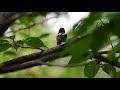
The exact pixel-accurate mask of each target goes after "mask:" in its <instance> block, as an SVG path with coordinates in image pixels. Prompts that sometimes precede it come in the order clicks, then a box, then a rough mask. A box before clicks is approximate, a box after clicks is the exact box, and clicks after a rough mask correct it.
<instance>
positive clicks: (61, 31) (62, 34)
mask: <svg viewBox="0 0 120 90" xmlns="http://www.w3.org/2000/svg"><path fill="white" fill-rule="evenodd" d="M56 40H57V45H61V44H62V42H65V41H66V40H67V34H66V33H65V29H64V28H63V27H61V28H60V29H59V31H58V35H57V37H56Z"/></svg>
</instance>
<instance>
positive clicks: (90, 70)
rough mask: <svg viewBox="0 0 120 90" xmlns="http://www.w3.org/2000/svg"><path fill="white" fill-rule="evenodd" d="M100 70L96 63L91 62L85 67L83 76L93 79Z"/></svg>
mask: <svg viewBox="0 0 120 90" xmlns="http://www.w3.org/2000/svg"><path fill="white" fill-rule="evenodd" d="M99 69H100V65H99V64H98V63H97V62H96V61H91V62H89V63H87V64H86V65H85V68H84V75H85V76H86V77H89V78H93V77H95V75H96V74H97V72H98V70H99Z"/></svg>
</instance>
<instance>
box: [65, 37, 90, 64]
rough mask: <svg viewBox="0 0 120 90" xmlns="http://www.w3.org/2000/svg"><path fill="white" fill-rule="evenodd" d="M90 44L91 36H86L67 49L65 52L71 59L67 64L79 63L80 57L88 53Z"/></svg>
mask: <svg viewBox="0 0 120 90" xmlns="http://www.w3.org/2000/svg"><path fill="white" fill-rule="evenodd" d="M90 44H91V36H87V37H85V38H83V39H82V40H80V41H78V42H76V43H73V44H71V45H70V46H69V47H67V51H68V52H69V53H70V54H71V55H72V59H71V60H70V61H69V63H76V62H81V61H80V58H81V57H82V55H84V54H85V53H87V52H88V50H89V47H90Z"/></svg>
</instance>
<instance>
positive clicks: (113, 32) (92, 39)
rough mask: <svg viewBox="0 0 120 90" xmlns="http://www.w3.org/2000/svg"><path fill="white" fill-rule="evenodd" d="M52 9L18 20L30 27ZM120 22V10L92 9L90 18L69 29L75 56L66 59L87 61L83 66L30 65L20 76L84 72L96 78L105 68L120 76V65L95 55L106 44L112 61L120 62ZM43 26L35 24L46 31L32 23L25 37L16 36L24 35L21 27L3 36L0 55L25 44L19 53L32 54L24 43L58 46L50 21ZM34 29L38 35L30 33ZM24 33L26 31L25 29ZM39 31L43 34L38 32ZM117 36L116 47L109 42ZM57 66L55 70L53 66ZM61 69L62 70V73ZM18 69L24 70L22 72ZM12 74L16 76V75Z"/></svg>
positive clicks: (70, 47)
mask: <svg viewBox="0 0 120 90" xmlns="http://www.w3.org/2000/svg"><path fill="white" fill-rule="evenodd" d="M50 13H51V12H28V13H23V16H21V17H20V18H18V21H19V23H20V25H22V24H24V25H25V26H26V27H27V26H30V25H31V23H34V22H35V19H36V17H39V16H42V17H43V18H44V17H46V16H47V15H48V14H50ZM55 14H59V13H55ZM106 21H107V22H106ZM16 22H17V21H16ZM119 24H120V13H113V12H91V13H90V14H89V15H88V16H87V17H86V18H84V19H83V20H81V21H79V22H78V23H76V24H75V25H74V26H73V29H72V30H71V31H70V32H69V33H68V36H69V34H70V35H71V36H70V37H72V38H71V39H68V41H67V42H66V49H65V50H66V51H67V52H69V54H70V55H71V57H72V58H71V59H69V58H67V59H66V60H68V61H67V62H66V63H69V64H74V63H86V65H85V66H84V67H79V68H78V67H76V68H74V69H73V68H57V67H55V68H54V67H41V68H37V67H36V68H31V69H27V70H26V71H27V73H29V74H26V73H25V71H24V70H23V71H21V72H20V71H17V72H15V73H16V74H17V75H16V77H44V76H43V75H46V76H45V77H67V76H68V77H72V74H73V77H79V76H80V74H81V77H89V78H93V77H96V76H98V74H100V72H104V73H106V74H108V75H109V76H110V77H116V78H119V77H120V71H119V69H116V67H114V66H113V65H110V64H108V63H103V62H99V63H98V62H96V61H97V60H96V59H92V56H94V55H96V54H97V53H98V52H99V51H101V50H104V48H106V49H108V50H110V51H109V52H108V53H107V54H106V55H104V56H105V57H106V58H107V59H108V60H110V61H113V62H119V57H120V55H119V52H120V43H119V42H117V43H114V41H116V40H119V38H120V32H119V29H120V25H119ZM14 25H16V26H17V24H16V23H14ZM39 27H42V28H44V30H43V31H42V29H41V28H39ZM39 27H37V26H36V27H34V28H35V30H37V32H43V33H36V32H35V30H34V28H32V27H31V28H30V29H29V31H28V32H29V33H28V34H29V35H28V36H29V37H25V38H24V39H21V38H19V39H18V40H16V37H17V35H20V33H19V32H21V31H18V32H17V33H14V35H13V36H11V37H6V38H2V39H1V40H0V52H1V54H0V56H1V57H4V56H5V55H4V54H3V53H2V52H8V51H9V50H10V51H14V50H13V48H15V49H16V50H17V49H18V48H21V49H19V50H18V51H17V52H16V53H17V54H18V56H21V55H24V54H28V53H27V52H26V53H25V50H26V48H25V49H22V47H27V46H30V47H29V48H36V49H38V48H41V47H53V46H54V47H55V46H56V44H55V43H56V41H55V37H56V35H55V34H54V33H52V32H50V31H49V29H48V28H49V27H47V25H45V26H44V25H39ZM31 32H35V35H36V36H33V34H30V33H31ZM23 33H26V32H25V31H23ZM37 34H39V35H38V36H37ZM84 35H85V36H84ZM82 36H84V37H83V38H80V39H79V37H82ZM114 36H117V38H116V39H115V40H113V41H112V44H114V47H113V48H112V47H111V46H110V43H109V42H110V38H111V37H114ZM52 38H54V39H52ZM72 40H77V41H75V42H73V41H72ZM89 51H91V52H92V53H91V54H89V55H87V56H84V55H85V54H86V53H88V52H89ZM28 52H29V53H33V52H36V51H35V50H33V49H32V50H28ZM21 53H22V54H21ZM23 53H24V54H23ZM2 55H3V56H2ZM91 59H92V61H91ZM2 61H3V60H2ZM57 61H58V62H57ZM57 61H56V62H57V63H59V62H60V61H63V62H65V60H64V58H63V59H59V60H57ZM56 62H53V63H56ZM51 68H52V69H51ZM53 68H54V70H55V71H54V70H53ZM57 69H58V70H57ZM70 70H71V71H70ZM117 70H118V71H117ZM58 71H59V72H61V73H59V72H58ZM48 72H50V73H49V75H51V76H49V75H48V74H46V73H48ZM52 72H53V73H52ZM56 72H58V73H59V75H57V74H56ZM70 72H71V73H70ZM15 73H13V74H15ZM18 73H19V74H21V76H20V75H19V74H18ZM63 73H64V74H63ZM68 73H69V74H68ZM52 74H53V75H52ZM6 75H7V74H5V76H3V77H7V76H6ZM8 75H9V74H8ZM47 75H48V76H47ZM55 75H56V76H55ZM65 75H66V76H65ZM70 75H71V76H70ZM101 76H102V75H101ZM1 77H2V76H1ZM11 77H14V75H13V76H11Z"/></svg>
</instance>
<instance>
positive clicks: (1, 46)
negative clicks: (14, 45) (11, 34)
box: [0, 43, 11, 52]
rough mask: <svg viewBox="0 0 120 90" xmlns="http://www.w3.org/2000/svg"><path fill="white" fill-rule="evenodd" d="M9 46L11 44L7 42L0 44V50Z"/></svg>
mask: <svg viewBox="0 0 120 90" xmlns="http://www.w3.org/2000/svg"><path fill="white" fill-rule="evenodd" d="M10 47H11V45H10V44H8V43H5V44H0V52H2V51H5V50H7V49H8V48H10Z"/></svg>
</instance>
